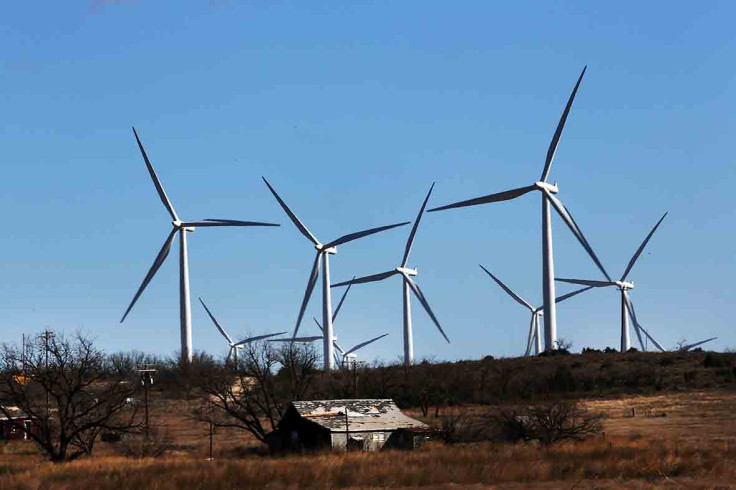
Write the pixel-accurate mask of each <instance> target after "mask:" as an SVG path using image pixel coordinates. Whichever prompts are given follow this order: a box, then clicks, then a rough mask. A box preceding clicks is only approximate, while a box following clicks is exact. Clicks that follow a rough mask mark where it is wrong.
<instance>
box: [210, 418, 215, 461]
mask: <svg viewBox="0 0 736 490" xmlns="http://www.w3.org/2000/svg"><path fill="white" fill-rule="evenodd" d="M214 435H215V427H214V424H212V420H210V461H212V460H214V459H215V456H214V453H213V451H212V449H213V438H214Z"/></svg>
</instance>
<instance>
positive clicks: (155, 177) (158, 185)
mask: <svg viewBox="0 0 736 490" xmlns="http://www.w3.org/2000/svg"><path fill="white" fill-rule="evenodd" d="M133 134H134V135H135V140H136V142H138V148H139V149H140V150H141V155H143V161H144V162H146V167H148V173H149V174H150V175H151V179H152V180H153V185H154V186H156V192H158V197H159V198H161V202H162V203H164V206H166V210H167V211H168V212H169V214H170V215H171V219H173V220H174V221H179V217H178V216H177V215H176V211H175V210H174V206H173V205H172V204H171V201H169V196H167V195H166V191H165V190H164V187H163V186H162V185H161V181H160V180H159V179H158V175H156V171H155V170H154V169H153V165H151V161H150V160H149V159H148V155H146V150H144V149H143V144H142V143H141V140H140V138H138V133H137V132H136V130H135V128H133Z"/></svg>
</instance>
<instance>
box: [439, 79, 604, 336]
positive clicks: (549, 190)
mask: <svg viewBox="0 0 736 490" xmlns="http://www.w3.org/2000/svg"><path fill="white" fill-rule="evenodd" d="M586 69H587V67H585V68H583V71H582V73H580V77H579V78H578V81H577V83H576V84H575V88H574V89H573V90H572V93H571V94H570V98H569V99H568V101H567V105H566V106H565V110H564V111H563V112H562V117H561V118H560V122H559V123H558V124H557V129H556V130H555V133H554V135H553V136H552V141H551V142H550V145H549V148H548V149H547V157H546V159H545V162H544V170H542V177H541V179H540V180H539V181H538V182H535V183H533V184H532V185H529V186H526V187H519V188H518V189H511V190H508V191H504V192H498V193H495V194H489V195H487V196H482V197H478V198H475V199H469V200H467V201H461V202H457V203H454V204H448V205H446V206H440V207H438V208H433V209H430V210H429V211H427V212H430V213H431V212H434V211H441V210H444V209H451V208H461V207H466V206H476V205H478V204H487V203H491V202H500V201H508V200H510V199H515V198H517V197H520V196H523V195H524V194H526V193H528V192H532V191H539V192H541V193H542V291H543V293H544V307H543V308H544V344H545V349H547V350H551V349H555V348H556V344H557V312H556V308H555V282H554V277H555V267H554V260H553V253H552V215H551V211H550V204H551V205H552V207H554V208H555V211H557V213H558V214H559V215H560V217H561V218H562V220H563V221H564V222H565V224H566V225H567V226H568V227H569V228H570V231H572V233H573V235H575V238H577V240H578V241H579V242H580V244H581V245H582V246H583V248H584V249H585V250H586V251H587V252H588V255H590V257H591V258H592V259H593V261H594V262H595V264H596V265H597V266H598V268H599V269H600V270H601V272H603V275H604V276H605V277H606V279H608V280H610V279H611V278H610V277H609V276H608V273H607V272H606V271H605V269H604V268H603V266H602V265H601V263H600V261H599V260H598V257H596V255H595V252H593V249H592V248H591V247H590V244H588V241H587V240H586V238H585V236H584V235H583V233H582V231H581V230H580V228H579V227H578V225H577V223H575V220H574V219H573V217H572V215H571V214H570V212H569V211H568V210H567V208H565V206H564V205H563V204H562V202H560V201H559V199H557V198H556V197H555V196H554V194H557V192H558V187H557V184H556V183H555V184H554V185H552V184H550V183H549V182H547V177H549V172H550V170H551V169H552V161H553V160H554V157H555V152H556V151H557V145H558V143H559V142H560V136H562V130H563V128H564V127H565V122H566V121H567V116H568V114H569V112H570V108H571V107H572V103H573V100H575V94H577V91H578V87H579V86H580V82H581V81H582V80H583V75H585V70H586Z"/></svg>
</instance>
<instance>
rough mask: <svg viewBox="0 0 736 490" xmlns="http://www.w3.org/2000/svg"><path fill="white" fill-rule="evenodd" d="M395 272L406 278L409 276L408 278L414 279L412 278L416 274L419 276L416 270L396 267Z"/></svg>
mask: <svg viewBox="0 0 736 490" xmlns="http://www.w3.org/2000/svg"><path fill="white" fill-rule="evenodd" d="M396 271H397V272H398V273H399V274H406V275H407V276H410V277H414V276H416V275H417V274H419V272H417V270H416V269H409V268H407V267H397V268H396Z"/></svg>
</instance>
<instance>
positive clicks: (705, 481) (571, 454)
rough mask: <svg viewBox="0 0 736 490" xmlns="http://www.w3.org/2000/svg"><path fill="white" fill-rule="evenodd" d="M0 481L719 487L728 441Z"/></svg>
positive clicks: (444, 449) (734, 454)
mask: <svg viewBox="0 0 736 490" xmlns="http://www.w3.org/2000/svg"><path fill="white" fill-rule="evenodd" d="M0 473H1V474H2V479H1V480H0V481H1V483H0V488H54V489H56V488H65V489H66V488H69V489H71V488H75V489H117V490H122V489H139V488H155V489H165V488H188V489H217V488H261V487H263V486H266V487H271V488H336V487H337V488H340V487H343V488H344V487H361V488H366V487H409V486H429V487H434V488H450V487H452V486H459V487H466V486H469V485H493V486H501V487H514V486H519V485H525V484H526V485H529V484H531V485H533V486H545V487H549V488H553V487H567V488H570V487H573V486H577V487H587V488H589V487H591V486H593V487H598V488H601V487H602V488H615V487H621V486H626V487H632V486H633V487H641V488H651V487H653V486H654V487H659V486H663V487H665V486H678V485H686V486H688V487H695V488H713V487H728V486H730V485H731V484H733V483H734V482H736V446H734V445H732V444H729V443H726V442H721V443H716V444H695V443H680V444H678V443H673V442H668V441H665V440H644V439H637V440H628V439H622V438H621V439H614V440H610V439H609V440H606V439H603V438H598V439H596V440H590V441H586V442H582V443H570V444H563V445H559V446H556V447H552V448H539V447H534V446H528V445H506V444H504V445H492V444H481V445H475V446H453V447H448V446H441V445H438V446H432V447H427V448H425V449H423V450H421V451H417V452H384V453H379V454H366V453H351V454H323V455H318V456H299V457H292V458H280V459H271V458H259V457H252V458H246V459H240V460H216V461H206V460H202V459H194V458H190V457H176V458H164V459H158V460H151V459H148V460H145V459H144V460H133V459H127V458H121V457H101V458H93V459H89V460H84V461H78V462H74V463H71V464H67V465H52V464H48V463H44V464H41V465H39V464H37V463H36V464H32V463H23V462H15V463H14V462H5V463H4V464H3V466H2V467H0Z"/></svg>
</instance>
